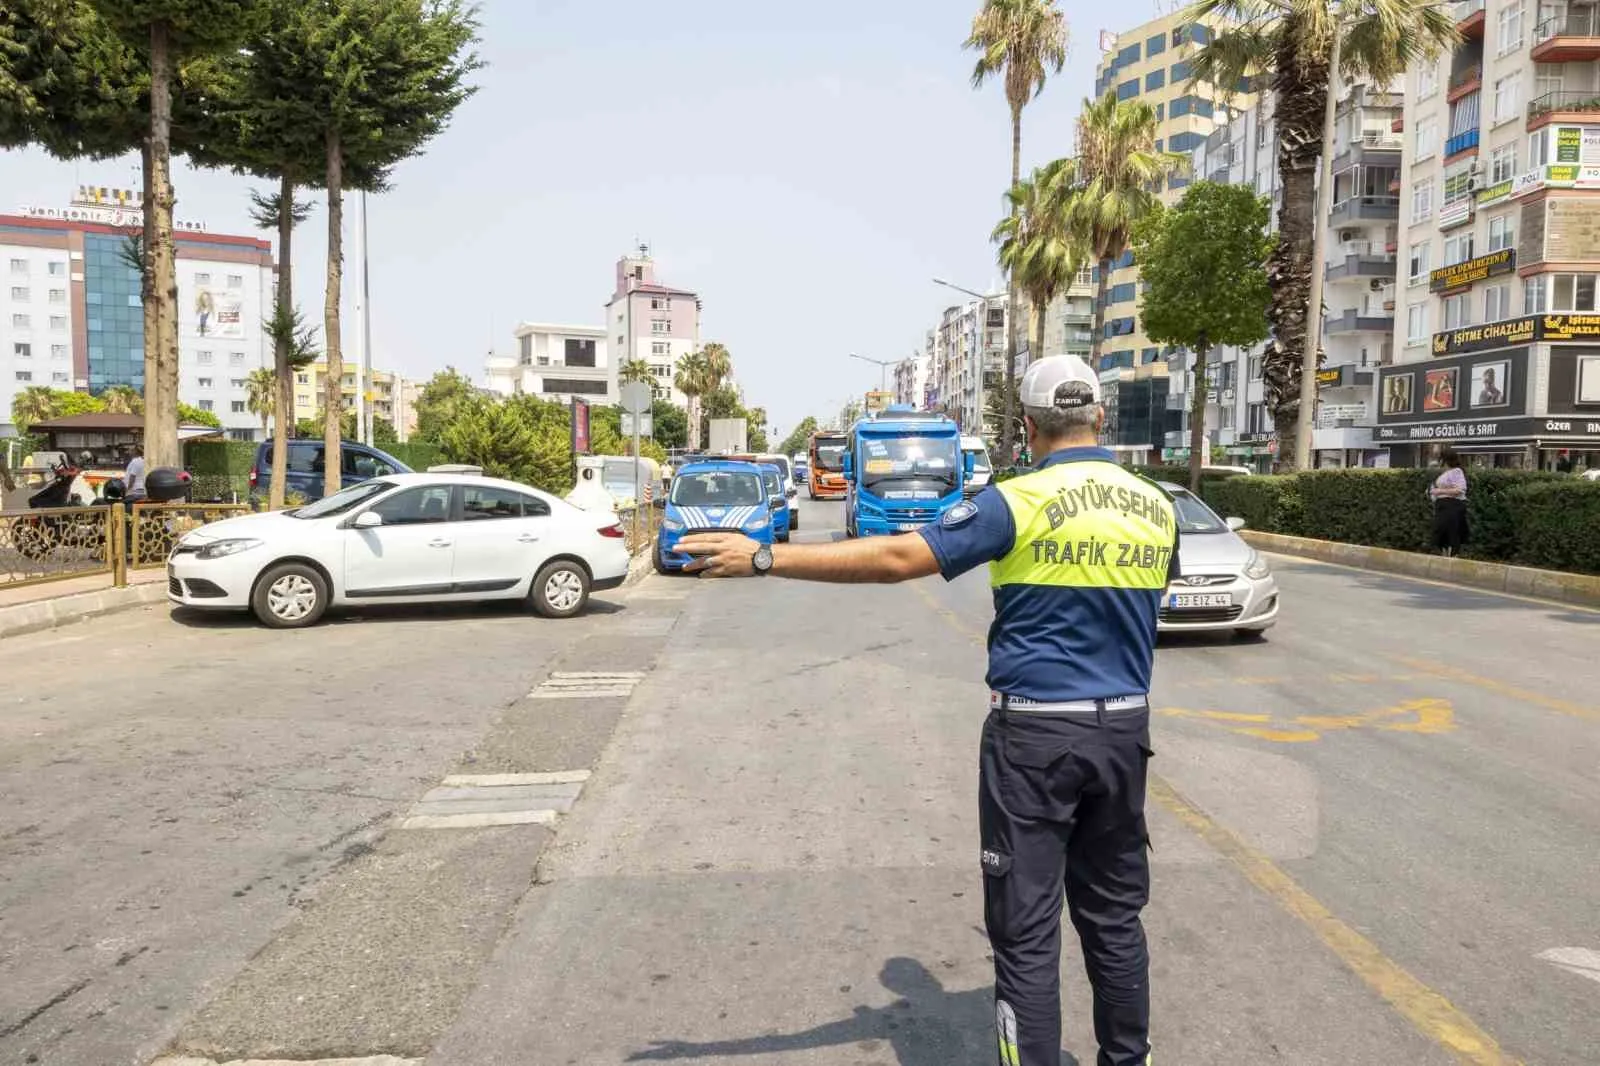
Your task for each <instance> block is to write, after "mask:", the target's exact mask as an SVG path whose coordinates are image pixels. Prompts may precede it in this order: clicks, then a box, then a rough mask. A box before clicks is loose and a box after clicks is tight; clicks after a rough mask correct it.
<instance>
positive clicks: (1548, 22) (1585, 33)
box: [1533, 7, 1600, 45]
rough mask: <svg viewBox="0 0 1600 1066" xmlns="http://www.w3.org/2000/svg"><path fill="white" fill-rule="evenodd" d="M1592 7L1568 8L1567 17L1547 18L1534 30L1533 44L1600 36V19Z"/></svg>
mask: <svg viewBox="0 0 1600 1066" xmlns="http://www.w3.org/2000/svg"><path fill="white" fill-rule="evenodd" d="M1595 16H1596V12H1595V9H1594V8H1592V7H1573V8H1568V9H1567V13H1566V14H1565V15H1556V16H1554V17H1552V18H1547V19H1545V20H1544V21H1543V22H1541V23H1539V24H1538V25H1537V26H1535V27H1534V28H1533V43H1534V44H1536V45H1537V44H1543V43H1544V42H1546V41H1548V40H1550V39H1551V38H1552V37H1596V36H1600V28H1597V24H1600V19H1597V18H1596V17H1595Z"/></svg>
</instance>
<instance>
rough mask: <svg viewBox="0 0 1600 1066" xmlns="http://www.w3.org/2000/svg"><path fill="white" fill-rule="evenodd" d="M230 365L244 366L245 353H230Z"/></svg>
mask: <svg viewBox="0 0 1600 1066" xmlns="http://www.w3.org/2000/svg"><path fill="white" fill-rule="evenodd" d="M228 365H229V366H244V353H243V352H229V353H228Z"/></svg>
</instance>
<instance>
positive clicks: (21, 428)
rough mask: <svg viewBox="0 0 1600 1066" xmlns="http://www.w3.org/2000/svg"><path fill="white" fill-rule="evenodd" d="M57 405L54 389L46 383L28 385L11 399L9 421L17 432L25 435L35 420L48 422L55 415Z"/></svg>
mask: <svg viewBox="0 0 1600 1066" xmlns="http://www.w3.org/2000/svg"><path fill="white" fill-rule="evenodd" d="M57 409H58V405H57V403H56V396H55V392H54V390H52V389H51V388H50V387H49V386H47V385H29V386H28V387H27V388H25V389H23V390H22V391H21V392H19V393H17V395H16V397H15V398H13V399H12V401H11V421H12V422H13V423H15V424H16V427H17V432H18V433H21V434H23V435H24V436H26V435H27V433H28V429H29V427H31V426H32V425H33V424H34V423H35V422H48V421H50V419H52V418H54V417H55V416H56V411H57Z"/></svg>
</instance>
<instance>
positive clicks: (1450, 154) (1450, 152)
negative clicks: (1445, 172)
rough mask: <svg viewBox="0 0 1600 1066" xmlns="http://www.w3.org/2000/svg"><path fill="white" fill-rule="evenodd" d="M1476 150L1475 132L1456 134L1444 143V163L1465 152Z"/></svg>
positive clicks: (1476, 136) (1476, 132) (1476, 138)
mask: <svg viewBox="0 0 1600 1066" xmlns="http://www.w3.org/2000/svg"><path fill="white" fill-rule="evenodd" d="M1477 150H1478V131H1477V130H1468V131H1467V132H1465V133H1458V134H1456V135H1455V136H1454V137H1451V138H1450V139H1449V140H1447V141H1445V142H1444V161H1445V162H1446V163H1448V162H1450V161H1451V160H1452V159H1453V158H1454V157H1456V156H1458V155H1463V154H1465V153H1467V152H1476V151H1477Z"/></svg>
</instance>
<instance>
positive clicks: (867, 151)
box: [0, 0, 1157, 433]
mask: <svg viewBox="0 0 1600 1066" xmlns="http://www.w3.org/2000/svg"><path fill="white" fill-rule="evenodd" d="M977 6H978V0H811V2H810V3H805V4H779V3H774V2H773V0H680V2H679V3H675V4H662V3H659V2H656V3H646V2H643V0H605V2H599V0H486V2H485V3H484V4H483V8H482V19H483V29H482V37H483V42H482V46H481V52H482V56H483V58H484V59H485V61H486V62H487V64H488V65H487V67H486V68H485V69H484V70H483V71H481V72H480V74H479V77H478V83H479V85H480V90H479V92H478V94H477V96H475V97H474V98H473V99H472V100H471V101H469V102H468V103H467V104H466V105H465V106H464V107H463V108H462V109H461V111H460V112H458V114H457V115H456V117H455V120H454V122H453V123H452V124H451V126H450V128H449V129H448V130H447V131H446V132H445V133H444V134H443V135H442V136H441V137H439V138H438V139H437V140H436V141H434V142H433V144H432V145H431V146H430V147H429V149H428V151H427V153H426V154H425V155H424V156H422V157H420V158H417V159H414V160H410V161H408V162H406V163H405V164H403V165H402V166H401V167H400V168H399V169H398V170H397V172H396V175H395V183H394V189H393V191H392V192H389V193H386V194H384V195H383V196H381V197H373V198H371V199H370V200H369V202H368V215H369V218H370V223H371V227H372V232H371V238H370V248H371V271H372V297H373V322H372V331H373V342H374V348H375V354H374V361H375V363H376V364H377V365H379V366H383V367H393V368H395V369H398V370H400V371H401V372H403V373H406V374H408V375H413V376H420V377H425V376H427V375H429V374H431V373H432V372H433V371H434V370H437V369H440V368H442V367H444V366H446V365H454V366H456V367H458V368H459V369H461V370H463V371H465V372H467V373H469V374H470V375H471V376H472V377H473V378H474V379H475V380H481V379H482V376H483V359H484V355H485V354H486V352H487V351H488V350H489V349H490V347H491V346H493V347H494V348H495V349H497V350H499V351H501V352H505V353H509V352H511V351H512V350H513V348H514V342H513V339H512V336H511V330H512V328H513V327H514V326H515V325H516V323H517V322H519V321H547V322H564V323H584V324H592V325H601V324H603V315H602V308H603V306H604V304H605V301H606V299H607V298H608V297H609V295H610V292H611V288H612V284H613V264H614V262H615V260H616V259H617V257H618V256H620V255H622V254H623V253H624V252H626V251H627V250H628V249H629V248H630V247H631V246H632V245H633V244H634V242H635V241H636V240H641V239H642V240H644V241H647V242H648V243H649V244H650V246H651V251H652V254H653V255H654V257H655V259H656V262H657V269H658V273H659V275H660V276H661V278H662V279H663V280H664V281H666V282H668V283H670V284H673V285H677V286H682V287H685V288H690V289H694V290H696V291H698V292H699V293H700V294H701V296H702V298H703V299H704V301H705V312H704V318H703V329H702V339H703V340H718V341H721V342H723V343H724V344H726V345H727V346H728V347H729V349H730V350H731V352H732V354H733V359H734V369H735V373H736V375H737V376H738V377H739V379H740V381H741V383H742V384H743V385H744V387H745V391H746V399H747V401H748V402H749V403H751V404H755V405H763V406H765V407H766V408H767V410H768V412H769V415H770V417H771V420H772V423H773V426H774V428H775V429H777V430H778V431H779V432H780V433H782V432H786V431H787V430H788V429H789V428H790V427H792V426H793V424H794V423H795V422H796V421H798V420H799V419H800V418H801V417H803V416H804V415H807V414H819V415H821V414H832V413H834V412H836V411H837V410H838V408H839V406H840V405H841V404H842V402H843V401H844V399H845V398H846V397H847V396H848V395H850V394H859V393H860V392H861V391H863V390H865V389H868V388H874V387H876V386H877V382H878V379H879V372H878V370H877V368H875V367H873V366H870V365H868V364H866V363H862V362H858V361H856V360H853V359H851V358H849V356H848V354H847V353H849V352H852V351H853V352H859V353H860V354H862V355H868V356H872V357H874V358H878V359H897V358H900V357H902V356H904V355H907V354H909V353H910V352H911V351H913V350H914V349H915V348H916V347H917V346H919V345H920V343H921V340H922V337H923V335H924V333H925V332H926V330H927V329H928V328H929V327H930V326H932V325H933V324H934V322H935V321H936V319H937V317H938V315H939V313H940V312H941V311H942V310H943V308H944V307H946V306H948V305H949V304H950V303H952V302H954V301H955V300H958V299H960V298H961V297H959V296H958V295H957V294H955V293H951V292H950V291H949V290H945V289H940V288H938V287H936V286H934V285H933V284H932V282H931V281H930V280H929V279H930V278H932V277H933V276H935V275H937V276H939V277H945V278H949V279H950V280H952V281H955V282H956V283H957V284H961V285H965V286H967V287H969V288H974V289H984V288H987V287H989V286H990V285H992V284H997V283H998V277H999V275H998V272H997V270H996V268H995V266H994V252H993V248H992V246H991V245H990V243H989V239H988V238H989V232H990V230H991V229H992V228H993V225H994V223H995V222H996V221H997V220H998V218H999V217H1000V215H1001V213H1002V211H1003V205H1002V199H1001V197H1002V193H1003V192H1004V189H1005V185H1006V183H1007V181H1008V180H1009V178H1010V173H1009V170H1010V130H1009V123H1008V120H1007V115H1006V107H1005V101H1004V97H1003V95H1002V92H1001V89H1000V86H999V85H998V84H991V85H987V86H985V87H984V88H983V89H982V90H979V91H976V92H975V91H973V89H972V88H971V86H970V82H969V77H970V75H971V71H972V63H973V57H972V54H971V53H969V52H963V51H962V50H961V47H960V46H961V42H962V40H963V39H964V38H965V36H966V32H967V28H968V26H969V24H970V22H971V17H972V14H973V11H974V10H975V9H976V8H977ZM1062 7H1063V9H1064V10H1065V11H1066V13H1067V19H1068V24H1069V27H1070V30H1071V33H1072V46H1071V53H1070V56H1069V59H1068V66H1067V69H1066V70H1065V71H1064V72H1063V73H1062V75H1061V76H1059V77H1058V78H1057V79H1055V80H1054V81H1053V82H1052V83H1051V84H1050V85H1049V86H1048V87H1047V88H1046V89H1045V91H1044V95H1043V96H1042V97H1040V98H1039V99H1038V100H1037V101H1036V102H1035V103H1034V104H1033V105H1032V106H1030V107H1029V108H1028V110H1027V111H1026V112H1025V113H1024V118H1023V165H1024V168H1027V167H1030V166H1033V165H1036V164H1038V163H1041V162H1045V161H1047V160H1049V159H1053V158H1055V157H1057V156H1061V155H1065V154H1067V153H1068V152H1069V151H1070V150H1071V146H1072V121H1073V117H1074V115H1075V114H1076V113H1077V110H1078V106H1079V102H1080V101H1081V100H1082V98H1083V97H1084V96H1086V95H1087V94H1088V93H1090V92H1091V91H1092V88H1093V81H1094V67H1095V63H1096V62H1097V60H1098V56H1099V52H1098V45H1097V42H1098V37H1099V31H1100V30H1101V29H1110V30H1121V29H1126V28H1129V27H1131V26H1133V25H1137V24H1139V23H1141V22H1144V21H1147V20H1149V19H1151V18H1154V17H1155V16H1156V15H1157V8H1156V5H1155V3H1154V2H1149V3H1143V4H1135V5H1127V4H1121V5H1118V4H1113V3H1111V2H1110V0H1066V2H1064V3H1063V4H1062ZM174 181H175V184H176V187H177V195H178V214H179V216H180V217H183V218H199V219H202V220H204V221H205V222H206V223H207V226H208V228H210V229H211V230H212V231H214V232H228V233H248V232H250V229H249V226H250V223H249V218H248V215H247V213H246V208H247V204H248V199H247V191H248V189H249V188H250V187H251V185H252V182H251V181H250V180H248V179H244V178H239V177H235V176H233V175H230V174H226V173H216V172H211V173H196V172H194V171H192V170H190V169H188V168H186V167H183V166H181V165H180V166H179V167H178V168H177V170H176V172H175V178H174ZM80 182H82V183H90V182H93V183H95V184H104V185H119V186H122V187H137V185H138V166H137V160H136V159H132V158H130V159H128V160H124V161H113V162H107V163H59V162H55V161H53V160H51V159H49V158H48V157H46V156H44V155H43V154H41V153H38V152H22V153H5V154H3V155H0V197H3V198H4V199H3V200H0V210H12V209H14V208H15V206H16V205H18V204H22V203H32V204H40V205H50V204H62V203H64V202H65V201H66V200H67V198H68V197H69V195H70V194H71V192H72V189H73V188H74V187H75V186H76V185H77V184H78V183H80ZM254 184H257V185H260V184H261V183H254ZM308 195H315V194H308ZM346 222H347V227H348V225H349V215H348V213H347V216H346ZM326 225H327V222H326V214H325V212H323V211H322V210H321V208H320V206H319V209H318V210H317V212H316V213H315V214H314V215H313V217H312V219H311V220H310V221H309V222H308V223H307V224H305V225H304V226H302V227H301V228H300V229H299V230H298V231H297V240H296V246H295V257H294V258H295V269H296V280H295V290H296V298H297V300H298V301H299V302H300V304H301V305H302V308H303V310H304V311H305V312H306V316H307V319H308V320H310V321H314V322H320V321H321V318H322V279H323V272H324V264H325V259H324V255H325V249H326V240H325V231H326ZM348 232H349V231H348V228H347V234H348ZM348 251H352V252H353V249H349V250H348ZM353 266H355V263H354V261H353V258H352V259H347V267H353ZM349 280H353V273H352V274H351V275H350V276H349ZM347 307H348V301H347ZM346 323H347V324H346V327H345V330H346V351H347V352H348V351H349V350H350V348H349V344H350V340H351V336H352V334H353V327H354V319H353V318H348V317H347V319H346Z"/></svg>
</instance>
